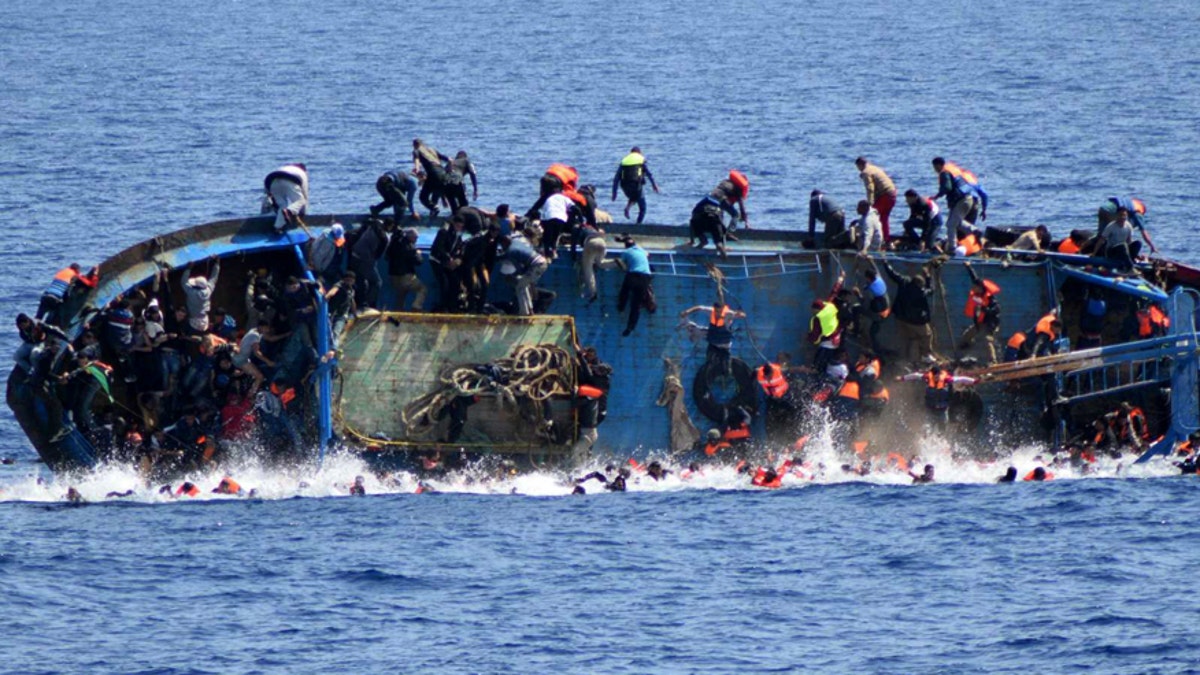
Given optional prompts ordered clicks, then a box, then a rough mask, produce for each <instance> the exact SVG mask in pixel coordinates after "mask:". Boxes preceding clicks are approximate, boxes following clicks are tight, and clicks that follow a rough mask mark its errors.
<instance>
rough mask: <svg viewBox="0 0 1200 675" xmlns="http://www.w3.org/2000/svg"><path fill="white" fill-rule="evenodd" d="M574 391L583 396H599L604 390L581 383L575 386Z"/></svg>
mask: <svg viewBox="0 0 1200 675" xmlns="http://www.w3.org/2000/svg"><path fill="white" fill-rule="evenodd" d="M575 391H576V393H578V394H579V395H580V396H582V397H584V398H600V397H601V396H603V395H604V391H603V390H602V389H599V388H597V387H593V386H592V385H590V384H581V385H579V387H578V388H576V390H575Z"/></svg>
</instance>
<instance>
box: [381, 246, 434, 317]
mask: <svg viewBox="0 0 1200 675" xmlns="http://www.w3.org/2000/svg"><path fill="white" fill-rule="evenodd" d="M387 260H388V278H389V279H391V285H392V294H393V295H394V296H395V300H394V301H393V302H394V303H395V308H396V309H398V310H400V311H401V312H405V311H409V312H422V311H424V310H425V293H426V289H425V284H424V283H422V282H421V279H420V277H418V276H417V269H418V268H420V266H421V263H422V262H423V258H422V256H421V252H420V251H419V250H417V230H416V229H415V228H412V227H409V228H406V229H405V230H404V231H403V232H402V233H401V235H400V236H393V237H392V239H391V241H389V242H388V248H387ZM410 294H411V295H412V296H413V301H412V306H411V308H409V309H406V308H405V305H407V304H408V303H407V302H406V300H407V299H408V296H409V295H410Z"/></svg>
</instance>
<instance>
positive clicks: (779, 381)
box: [754, 363, 788, 398]
mask: <svg viewBox="0 0 1200 675" xmlns="http://www.w3.org/2000/svg"><path fill="white" fill-rule="evenodd" d="M764 368H765V367H764V366H759V367H758V368H757V369H755V371H754V376H755V377H756V378H757V379H758V384H759V386H761V387H762V388H763V392H764V393H765V394H766V395H767V397H768V398H783V397H784V395H785V394H787V393H788V381H787V378H785V377H784V376H783V369H782V368H780V367H779V364H777V363H772V364H771V373H772V375H771V377H769V378H768V377H767V376H766V372H765V370H764Z"/></svg>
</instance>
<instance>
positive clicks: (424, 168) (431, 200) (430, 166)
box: [412, 138, 450, 218]
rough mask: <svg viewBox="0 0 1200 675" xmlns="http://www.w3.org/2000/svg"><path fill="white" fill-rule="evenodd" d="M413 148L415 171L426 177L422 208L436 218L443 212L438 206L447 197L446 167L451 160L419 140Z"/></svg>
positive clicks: (414, 140) (415, 140)
mask: <svg viewBox="0 0 1200 675" xmlns="http://www.w3.org/2000/svg"><path fill="white" fill-rule="evenodd" d="M412 146H413V151H412V159H413V171H420V172H421V173H423V174H424V175H425V182H424V183H423V184H422V185H421V193H420V195H419V196H418V199H420V200H421V206H424V207H425V208H426V209H428V210H429V217H430V218H436V217H437V214H438V213H439V212H440V211H441V209H440V208H439V206H438V204H440V203H441V201H442V199H443V198H444V197H445V192H446V185H447V183H448V182H449V176H447V175H446V165H447V164H449V163H450V158H449V157H447V156H445V155H443V154H442V153H440V152H438V151H437V149H436V148H434V147H433V146H431V145H428V144H427V143H425V142H424V141H422V140H421V139H419V138H414V139H413V142H412Z"/></svg>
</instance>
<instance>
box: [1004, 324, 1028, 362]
mask: <svg viewBox="0 0 1200 675" xmlns="http://www.w3.org/2000/svg"><path fill="white" fill-rule="evenodd" d="M1031 347H1033V341H1032V340H1030V339H1029V333H1028V332H1026V331H1023V330H1019V331H1017V332H1015V333H1013V334H1012V335H1011V336H1009V338H1008V342H1006V343H1005V344H1004V363H1014V362H1016V361H1024V360H1025V359H1027V358H1029V357H1030V356H1032V355H1033V352H1032V351H1031V350H1030V348H1031Z"/></svg>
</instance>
